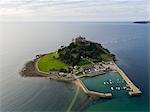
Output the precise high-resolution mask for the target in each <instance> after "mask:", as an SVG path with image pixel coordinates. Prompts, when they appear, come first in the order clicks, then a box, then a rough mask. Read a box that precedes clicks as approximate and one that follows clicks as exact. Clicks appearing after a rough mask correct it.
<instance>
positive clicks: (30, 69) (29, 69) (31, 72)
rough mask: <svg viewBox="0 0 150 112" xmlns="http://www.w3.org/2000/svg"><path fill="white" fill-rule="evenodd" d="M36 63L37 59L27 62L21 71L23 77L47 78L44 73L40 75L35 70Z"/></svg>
mask: <svg viewBox="0 0 150 112" xmlns="http://www.w3.org/2000/svg"><path fill="white" fill-rule="evenodd" d="M36 61H37V60H36V59H35V60H31V61H29V62H27V63H26V64H25V65H24V67H23V69H22V70H21V71H20V74H21V75H22V76H23V77H46V76H45V74H44V73H39V72H38V71H37V69H36V68H35V63H36Z"/></svg>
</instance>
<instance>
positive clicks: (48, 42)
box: [0, 22, 150, 112]
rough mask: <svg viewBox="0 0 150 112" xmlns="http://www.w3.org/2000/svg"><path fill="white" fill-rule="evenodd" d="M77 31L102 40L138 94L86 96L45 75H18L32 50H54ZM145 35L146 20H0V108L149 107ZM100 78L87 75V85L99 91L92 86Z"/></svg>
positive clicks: (25, 111) (23, 110) (27, 110)
mask: <svg viewBox="0 0 150 112" xmlns="http://www.w3.org/2000/svg"><path fill="white" fill-rule="evenodd" d="M78 35H81V36H85V37H87V39H88V40H92V41H96V42H99V43H102V44H103V45H104V46H105V47H107V48H108V49H110V50H111V51H112V52H113V53H114V54H116V56H117V59H118V61H117V63H118V65H119V66H120V67H121V68H122V69H123V70H124V71H125V72H126V73H127V74H128V76H129V78H130V79H131V80H132V81H133V82H134V83H135V84H136V85H137V86H138V87H140V88H141V90H142V92H143V94H142V96H141V97H134V98H132V97H129V96H128V95H127V94H124V93H123V94H122V95H118V96H117V97H115V98H113V99H112V100H87V97H86V96H85V95H84V94H83V93H82V91H80V90H79V91H77V90H78V89H77V87H76V86H74V85H70V84H66V83H61V82H57V81H51V80H48V79H45V78H23V77H21V76H20V75H19V73H18V72H19V70H20V69H21V68H22V67H23V65H24V63H25V62H27V61H28V60H30V59H33V57H34V56H35V55H36V54H39V53H46V52H51V51H55V50H56V49H57V48H59V47H60V46H61V45H67V44H68V43H70V41H71V39H72V38H73V37H76V36H78ZM149 38H150V37H149V25H148V24H133V23H97V22H93V23H86V22H77V23H55V22H54V23H53V22H5V23H0V47H1V49H0V110H1V111H2V112H7V111H19V112H32V111H70V109H71V110H76V111H77V110H84V111H98V112H100V111H104V110H107V111H148V109H149V108H148V107H149V66H148V65H149ZM99 79H100V78H96V79H94V80H92V79H91V82H92V81H94V82H93V83H89V84H90V85H91V86H92V87H93V89H97V90H98V89H99V88H98V86H97V85H96V84H95V83H99ZM94 84H95V86H94ZM90 85H89V86H90ZM85 102H87V103H86V104H85Z"/></svg>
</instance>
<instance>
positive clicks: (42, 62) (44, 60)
mask: <svg viewBox="0 0 150 112" xmlns="http://www.w3.org/2000/svg"><path fill="white" fill-rule="evenodd" d="M58 58H59V54H57V53H56V52H54V53H49V54H47V55H45V56H43V57H41V58H40V59H39V61H38V68H39V70H40V71H43V72H49V70H50V69H53V68H55V69H60V68H67V67H68V65H67V64H65V63H63V62H62V61H60V60H58Z"/></svg>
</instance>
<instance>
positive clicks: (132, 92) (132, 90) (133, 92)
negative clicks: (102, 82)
mask: <svg viewBox="0 0 150 112" xmlns="http://www.w3.org/2000/svg"><path fill="white" fill-rule="evenodd" d="M114 66H115V70H116V71H117V72H118V73H119V74H120V75H121V77H122V78H123V79H124V80H125V81H126V83H127V84H128V86H129V87H130V91H129V95H130V96H140V95H141V94H142V92H141V91H140V89H138V88H137V87H136V86H135V85H134V84H133V83H132V81H131V80H130V79H129V78H128V77H127V75H126V74H125V73H124V72H123V71H122V70H121V69H120V68H119V67H118V66H117V65H116V64H115V63H114Z"/></svg>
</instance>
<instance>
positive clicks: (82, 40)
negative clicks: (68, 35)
mask: <svg viewBox="0 0 150 112" xmlns="http://www.w3.org/2000/svg"><path fill="white" fill-rule="evenodd" d="M72 42H73V43H78V42H86V38H85V37H81V36H80V35H79V37H76V38H73V39H72Z"/></svg>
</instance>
